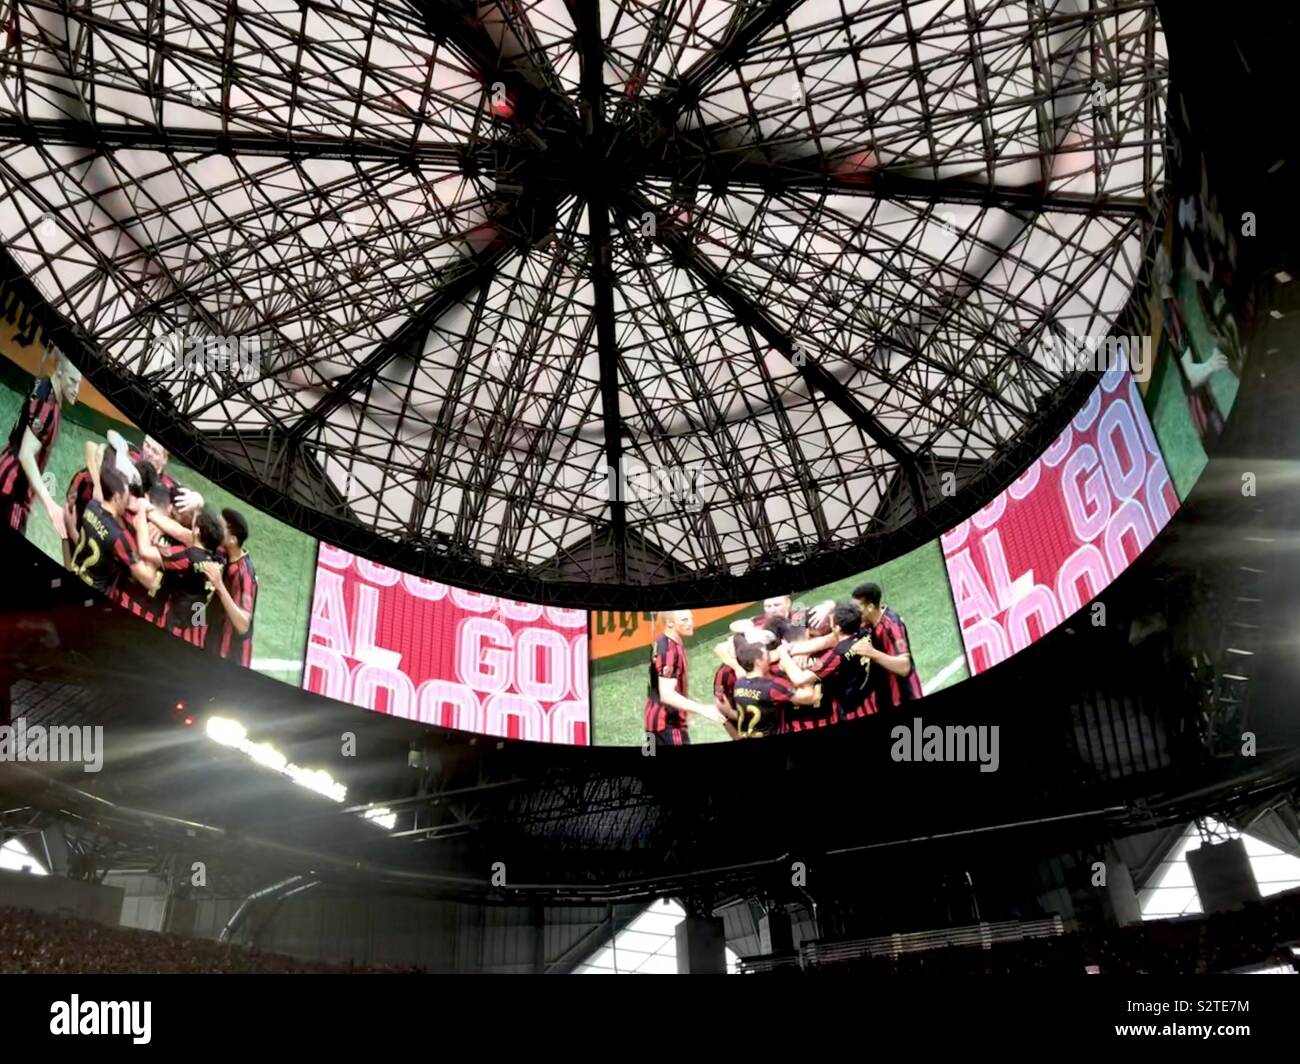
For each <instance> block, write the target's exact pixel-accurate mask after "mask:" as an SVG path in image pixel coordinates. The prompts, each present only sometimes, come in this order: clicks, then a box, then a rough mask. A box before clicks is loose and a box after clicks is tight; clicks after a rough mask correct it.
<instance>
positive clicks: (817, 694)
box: [790, 683, 822, 706]
mask: <svg viewBox="0 0 1300 1064" xmlns="http://www.w3.org/2000/svg"><path fill="white" fill-rule="evenodd" d="M790 701H791V702H793V703H794V704H795V705H796V706H819V705H821V701H822V685H821V684H819V683H813V684H804V685H802V686H800V687H796V688H795V689H794V693H793V694H792V695H791V696H790Z"/></svg>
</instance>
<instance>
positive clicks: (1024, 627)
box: [941, 366, 1179, 674]
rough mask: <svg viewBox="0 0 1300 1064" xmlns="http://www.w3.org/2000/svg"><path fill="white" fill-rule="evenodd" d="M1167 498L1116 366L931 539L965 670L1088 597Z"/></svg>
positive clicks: (1143, 534)
mask: <svg viewBox="0 0 1300 1064" xmlns="http://www.w3.org/2000/svg"><path fill="white" fill-rule="evenodd" d="M1178 504H1179V500H1178V496H1177V495H1176V494H1175V492H1174V490H1173V485H1172V484H1171V482H1170V479H1169V472H1168V470H1167V469H1166V468H1165V463H1164V459H1163V458H1162V457H1161V454H1160V450H1159V448H1158V446H1157V444H1156V440H1155V437H1154V435H1153V434H1152V432H1151V425H1150V422H1149V421H1148V420H1147V418H1146V415H1145V412H1144V410H1143V409H1142V401H1141V396H1140V395H1139V394H1138V389H1137V385H1136V383H1135V382H1134V380H1133V377H1132V375H1131V374H1130V373H1129V371H1128V370H1127V369H1126V368H1124V367H1122V366H1116V367H1115V368H1113V369H1111V370H1109V371H1108V372H1107V373H1106V374H1105V375H1104V376H1103V377H1102V381H1101V383H1100V385H1098V387H1097V388H1096V389H1095V390H1094V391H1093V393H1092V395H1091V396H1090V397H1089V399H1088V402H1087V404H1086V405H1085V406H1084V408H1083V409H1082V410H1081V411H1079V413H1078V414H1077V415H1076V416H1075V417H1074V419H1073V420H1072V421H1071V423H1070V424H1069V426H1067V428H1066V429H1065V431H1064V432H1062V433H1061V434H1060V435H1059V436H1058V437H1057V438H1056V439H1055V440H1054V441H1053V442H1052V444H1051V446H1049V447H1048V448H1047V450H1046V451H1044V452H1043V454H1042V456H1041V457H1040V458H1039V459H1038V460H1037V461H1035V462H1034V464H1033V465H1032V466H1030V467H1029V469H1028V470H1027V471H1026V472H1025V473H1024V474H1023V475H1022V476H1021V477H1020V478H1019V479H1017V480H1016V481H1015V482H1014V483H1013V484H1012V485H1011V486H1010V487H1008V488H1007V489H1006V490H1005V491H1003V492H1002V493H1001V494H1000V495H998V497H997V498H996V499H994V500H993V501H992V502H991V503H989V504H988V505H987V506H986V507H984V508H983V509H982V510H980V511H979V512H978V513H976V514H974V515H973V516H972V517H971V518H970V519H969V520H966V521H963V522H962V523H961V524H959V525H957V526H956V527H955V528H953V529H950V530H949V531H948V532H946V533H945V534H944V535H943V536H942V537H941V542H942V544H943V554H944V559H945V562H946V564H947V567H948V576H949V579H950V581H951V584H952V592H953V599H954V601H955V603H956V608H957V618H958V622H959V624H960V626H961V635H962V639H963V641H964V643H965V646H966V656H967V660H968V662H969V665H970V671H971V673H972V674H978V673H981V672H983V671H985V670H986V669H989V668H991V667H992V666H994V665H996V664H997V663H998V662H1000V661H1004V660H1005V659H1006V658H1008V657H1010V656H1011V655H1012V654H1014V653H1016V652H1017V651H1020V650H1023V649H1024V648H1025V647H1027V646H1029V645H1030V644H1031V643H1033V642H1034V641H1035V640H1037V639H1040V638H1041V637H1042V636H1044V635H1045V634H1047V633H1048V632H1049V631H1051V630H1052V629H1053V628H1055V627H1056V626H1057V625H1058V624H1060V623H1061V622H1062V621H1063V620H1065V618H1067V617H1069V616H1070V615H1071V614H1072V613H1074V612H1075V611H1076V610H1078V609H1079V608H1080V607H1081V606H1082V605H1083V604H1084V603H1086V602H1088V601H1090V600H1091V599H1093V598H1094V597H1095V596H1097V595H1098V594H1100V593H1101V591H1102V590H1103V589H1104V588H1105V587H1106V585H1107V584H1109V583H1110V582H1111V580H1113V579H1114V578H1115V577H1116V576H1118V575H1119V574H1120V573H1121V572H1123V571H1124V570H1125V569H1126V568H1128V566H1129V564H1130V563H1131V562H1132V561H1133V560H1134V559H1135V558H1136V557H1137V556H1138V554H1140V553H1141V552H1142V551H1143V550H1144V549H1146V547H1147V546H1148V545H1149V544H1150V543H1151V541H1152V540H1153V539H1154V538H1155V536H1156V533H1158V532H1159V531H1160V530H1161V529H1162V528H1164V526H1165V524H1166V523H1167V522H1168V521H1169V518H1170V516H1171V515H1172V514H1173V513H1174V511H1175V510H1177V508H1178Z"/></svg>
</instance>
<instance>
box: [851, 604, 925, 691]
mask: <svg viewBox="0 0 1300 1064" xmlns="http://www.w3.org/2000/svg"><path fill="white" fill-rule="evenodd" d="M882 594H883V592H882V591H881V589H880V585H879V584H876V583H866V584H861V585H859V586H858V587H856V588H854V589H853V601H854V604H855V605H856V606H857V607H858V611H859V613H860V614H861V616H862V620H863V623H864V624H865V626H866V634H867V635H868V636H869V637H870V641H869V642H868V640H865V639H864V640H862V641H861V642H860V643H859V644H858V645H857V646H856V647H855V648H854V649H855V651H856V652H857V653H858V654H860V655H861V656H862V657H864V658H866V659H867V660H868V661H869V662H871V664H872V665H873V666H874V668H872V669H870V670H869V672H868V675H867V691H868V693H867V702H866V711H867V713H879V712H882V711H883V710H886V709H892V708H894V707H895V706H901V705H902V704H903V703H904V702H912V701H915V700H916V699H918V698H920V697H921V677H920V676H918V675H917V672H916V666H915V665H913V663H912V649H911V645H910V644H909V643H908V640H907V625H906V624H904V623H903V618H901V617H900V616H899V615H898V614H897V613H895V612H894V611H893V610H891V609H889V607H887V606H883V605H881V598H882Z"/></svg>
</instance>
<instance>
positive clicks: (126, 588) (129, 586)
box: [117, 463, 171, 627]
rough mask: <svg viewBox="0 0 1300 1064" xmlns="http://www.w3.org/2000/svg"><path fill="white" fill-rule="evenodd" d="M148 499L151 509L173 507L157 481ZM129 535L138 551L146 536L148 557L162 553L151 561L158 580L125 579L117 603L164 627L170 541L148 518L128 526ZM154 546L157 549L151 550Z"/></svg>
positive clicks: (148, 494) (151, 622) (146, 497)
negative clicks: (164, 566)
mask: <svg viewBox="0 0 1300 1064" xmlns="http://www.w3.org/2000/svg"><path fill="white" fill-rule="evenodd" d="M140 464H141V465H143V463H140ZM145 499H146V500H147V509H157V508H162V509H166V508H168V507H170V506H171V493H170V492H169V491H168V490H167V489H166V488H165V487H164V486H163V485H162V483H161V482H159V481H157V480H155V481H154V483H153V486H152V487H151V488H150V489H149V490H148V492H147V493H146V494H145ZM127 535H128V536H129V537H130V538H131V541H132V543H133V544H134V545H135V546H136V549H137V550H139V549H140V548H139V543H140V541H141V538H142V537H143V539H144V541H145V542H146V543H147V544H148V546H147V547H146V548H145V551H144V552H143V553H144V555H145V556H146V560H148V559H152V558H154V555H155V554H157V555H158V559H157V560H155V561H153V562H152V563H151V564H153V565H154V567H155V568H156V569H157V570H158V579H156V580H155V581H154V582H153V584H152V585H151V586H148V587H146V586H145V585H144V584H141V583H140V582H139V581H137V580H127V581H124V582H123V584H122V587H121V588H120V590H119V592H118V596H117V603H118V605H119V606H121V607H122V608H123V609H127V610H130V611H131V612H132V613H134V614H135V615H136V616H137V617H140V618H141V619H143V620H145V621H147V622H148V623H150V624H154V625H157V626H158V627H163V624H162V620H163V618H164V617H165V616H166V612H167V598H166V595H165V594H164V593H163V590H162V570H161V548H163V547H165V546H167V545H168V540H167V538H166V537H165V536H164V535H163V534H162V533H161V532H160V531H159V530H158V528H157V526H156V525H154V524H152V523H150V522H149V521H148V520H144V521H142V522H139V523H138V524H137V526H136V528H134V529H130V528H128V529H127ZM150 547H151V548H153V549H152V550H150V549H149V548H150Z"/></svg>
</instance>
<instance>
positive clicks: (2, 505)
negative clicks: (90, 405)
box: [0, 352, 81, 539]
mask: <svg viewBox="0 0 1300 1064" xmlns="http://www.w3.org/2000/svg"><path fill="white" fill-rule="evenodd" d="M80 390H81V371H80V370H78V369H77V367H76V366H74V365H73V364H72V363H71V362H69V361H68V359H67V356H65V355H64V354H63V353H62V352H60V353H59V354H58V355H57V356H56V364H55V368H54V372H53V373H52V374H50V376H49V377H41V378H39V379H38V380H37V381H36V383H35V384H34V385H33V386H32V391H31V394H30V395H29V396H28V397H27V400H26V402H24V403H23V406H22V409H21V410H20V411H19V412H18V420H17V422H16V423H15V424H14V427H13V429H12V431H11V432H10V433H9V441H8V442H7V443H6V444H5V445H4V447H3V449H0V525H3V526H4V527H6V528H12V529H14V530H15V531H17V532H26V530H27V515H28V514H29V513H30V512H31V508H32V500H33V499H35V500H36V501H37V502H39V503H40V504H41V508H42V509H43V510H44V511H45V512H46V514H47V515H48V516H49V519H50V523H51V524H52V525H53V526H54V531H55V532H56V533H57V534H58V536H59V538H60V539H67V538H68V536H69V535H72V534H75V533H72V532H71V531H70V530H69V529H68V527H67V525H66V522H65V516H64V509H63V507H62V506H60V505H59V504H58V503H57V502H56V501H55V500H54V497H53V496H52V495H50V492H49V489H48V488H47V487H46V486H45V482H44V480H43V479H42V478H43V476H44V474H45V467H46V465H47V464H48V463H49V460H50V453H51V452H52V451H53V450H54V443H55V441H56V440H57V439H58V437H59V427H60V425H62V423H63V407H64V406H73V405H74V404H75V403H76V402H77V394H78V392H80Z"/></svg>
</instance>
